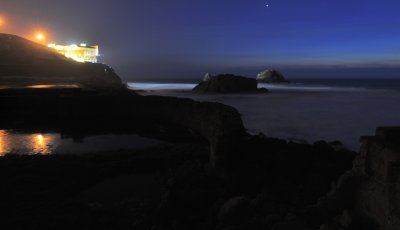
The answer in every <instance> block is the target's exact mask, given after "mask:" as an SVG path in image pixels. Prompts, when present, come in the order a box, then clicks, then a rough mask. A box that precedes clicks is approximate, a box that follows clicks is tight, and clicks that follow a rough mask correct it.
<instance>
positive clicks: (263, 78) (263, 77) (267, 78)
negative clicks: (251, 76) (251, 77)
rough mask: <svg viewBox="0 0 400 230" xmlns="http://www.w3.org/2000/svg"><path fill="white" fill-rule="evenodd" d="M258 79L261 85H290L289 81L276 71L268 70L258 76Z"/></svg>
mask: <svg viewBox="0 0 400 230" xmlns="http://www.w3.org/2000/svg"><path fill="white" fill-rule="evenodd" d="M256 79H257V81H258V82H261V83H289V81H288V80H286V79H285V77H284V76H283V75H282V74H281V73H280V72H279V71H277V70H275V69H268V70H265V71H263V72H261V73H259V74H257V78H256Z"/></svg>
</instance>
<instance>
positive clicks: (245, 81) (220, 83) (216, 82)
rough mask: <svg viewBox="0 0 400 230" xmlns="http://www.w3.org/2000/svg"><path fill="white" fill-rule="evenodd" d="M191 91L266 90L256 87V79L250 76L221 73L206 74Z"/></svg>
mask: <svg viewBox="0 0 400 230" xmlns="http://www.w3.org/2000/svg"><path fill="white" fill-rule="evenodd" d="M193 91H197V92H203V93H258V92H266V91H267V90H266V89H258V88H257V81H256V80H255V79H252V78H247V77H243V76H236V75H233V74H222V75H217V76H213V77H211V75H206V76H205V77H204V79H203V81H202V82H200V83H199V84H198V85H197V86H196V87H194V88H193Z"/></svg>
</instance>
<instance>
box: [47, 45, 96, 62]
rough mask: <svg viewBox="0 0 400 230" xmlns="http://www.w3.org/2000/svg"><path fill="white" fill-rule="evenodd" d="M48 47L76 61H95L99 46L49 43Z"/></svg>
mask: <svg viewBox="0 0 400 230" xmlns="http://www.w3.org/2000/svg"><path fill="white" fill-rule="evenodd" d="M48 47H49V48H52V49H55V50H56V51H57V52H58V53H60V54H62V55H64V56H66V57H67V58H71V59H73V60H75V61H77V62H92V63H97V57H98V56H99V46H87V45H86V44H80V45H76V44H73V45H56V44H49V45H48Z"/></svg>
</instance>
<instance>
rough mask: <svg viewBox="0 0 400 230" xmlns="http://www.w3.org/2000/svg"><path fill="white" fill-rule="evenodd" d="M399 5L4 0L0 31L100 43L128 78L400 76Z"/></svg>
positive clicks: (350, 0) (284, 0) (294, 0)
mask: <svg viewBox="0 0 400 230" xmlns="http://www.w3.org/2000/svg"><path fill="white" fill-rule="evenodd" d="M266 4H268V5H269V7H266ZM399 12H400V1H399V0H381V1H378V0H335V1H334V0H269V1H265V0H234V1H228V0H199V1H193V0H192V1H190V0H169V1H160V0H84V1H82V0H57V1H55V0H1V2H0V15H1V16H2V17H3V18H4V19H5V21H6V23H5V25H7V26H6V27H1V28H0V31H2V32H6V33H15V34H18V35H22V36H25V37H27V36H31V34H33V33H34V32H35V31H38V30H44V31H46V32H47V33H48V35H47V36H48V37H49V42H50V41H54V42H56V43H60V44H63V43H66V44H69V43H81V42H85V43H87V44H99V45H100V52H101V55H102V57H101V61H102V62H105V63H107V64H109V65H111V66H112V67H114V68H115V69H116V71H117V73H119V74H120V75H121V76H122V77H123V78H124V79H126V80H136V79H146V78H147V79H155V78H163V77H164V78H202V76H203V75H204V73H205V72H211V73H222V72H223V73H225V72H231V73H237V74H246V75H249V76H253V75H255V74H256V73H257V72H259V71H261V70H263V69H265V68H269V67H275V68H278V69H281V70H283V72H284V73H285V72H286V73H288V74H289V75H291V76H289V77H363V76H365V77H397V76H398V77H400V16H399ZM346 70H348V71H346ZM339 73H340V75H341V76H336V74H339ZM378 75H379V76H378Z"/></svg>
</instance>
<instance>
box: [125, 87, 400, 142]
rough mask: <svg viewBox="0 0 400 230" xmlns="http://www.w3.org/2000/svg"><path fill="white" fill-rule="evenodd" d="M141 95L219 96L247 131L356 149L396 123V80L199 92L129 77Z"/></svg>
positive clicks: (399, 113) (399, 108)
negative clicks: (365, 139)
mask: <svg viewBox="0 0 400 230" xmlns="http://www.w3.org/2000/svg"><path fill="white" fill-rule="evenodd" d="M128 85H129V87H130V88H131V89H134V90H141V94H143V95H162V96H175V97H186V98H192V99H195V100H198V101H211V102H220V103H223V104H226V105H230V106H233V107H235V108H236V109H238V111H239V112H240V113H241V114H242V119H243V122H244V125H245V127H246V128H247V130H248V132H249V133H252V134H257V133H260V132H262V133H264V134H265V135H267V136H269V137H278V138H284V139H288V140H297V141H306V142H310V143H312V142H315V141H318V140H326V141H335V140H339V141H341V142H342V143H343V144H344V145H345V146H346V147H348V148H350V149H353V150H358V148H359V146H360V143H359V139H360V136H369V135H373V134H374V132H375V129H376V127H379V126H400V103H399V102H400V90H399V89H400V81H399V80H387V81H386V84H384V83H383V82H382V80H376V81H373V80H367V81H347V82H346V81H344V80H342V81H333V80H332V82H329V81H317V80H313V81H304V82H303V83H302V82H300V83H296V84H287V85H267V84H260V85H259V87H265V88H268V89H269V90H270V93H268V94H200V93H195V92H192V91H191V89H192V88H193V87H194V86H195V85H196V84H193V83H145V82H144V83H143V82H142V83H129V84H128Z"/></svg>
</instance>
